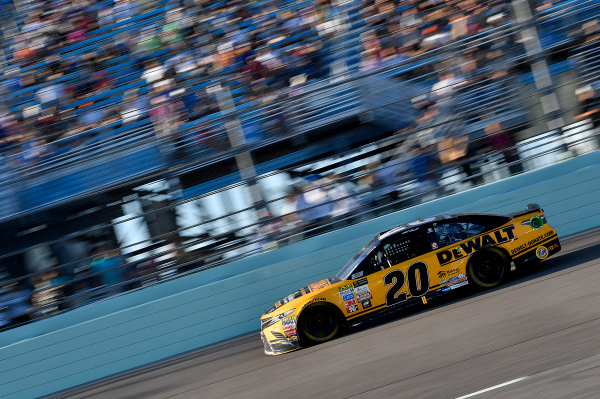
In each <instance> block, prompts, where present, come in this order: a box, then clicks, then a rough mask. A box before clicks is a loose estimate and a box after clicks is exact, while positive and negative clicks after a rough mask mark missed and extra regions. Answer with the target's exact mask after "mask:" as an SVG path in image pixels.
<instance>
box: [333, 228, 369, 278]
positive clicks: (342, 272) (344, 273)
mask: <svg viewBox="0 0 600 399" xmlns="http://www.w3.org/2000/svg"><path fill="white" fill-rule="evenodd" d="M377 244H379V239H378V238H377V237H375V238H374V239H373V240H371V242H370V243H368V244H367V245H365V246H364V248H363V249H361V250H360V251H358V253H357V254H356V255H354V258H352V259H351V260H350V262H348V264H347V265H346V266H344V268H343V269H342V270H340V272H339V273H338V274H337V277H338V278H339V279H340V280H345V279H346V278H347V277H348V276H349V275H350V273H352V270H354V268H355V267H356V266H357V265H358V264H359V263H360V262H362V261H363V259H365V258H366V257H367V255H369V253H370V252H371V251H372V250H373V248H375V247H376V246H377Z"/></svg>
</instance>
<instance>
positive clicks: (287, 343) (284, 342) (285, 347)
mask: <svg viewBox="0 0 600 399" xmlns="http://www.w3.org/2000/svg"><path fill="white" fill-rule="evenodd" d="M267 335H268V334H265V332H264V331H261V332H260V338H261V339H262V341H263V345H264V347H265V355H281V354H284V353H287V352H291V351H295V350H296V349H300V344H299V342H298V340H297V339H296V340H295V341H291V340H289V339H288V338H286V337H285V336H283V334H281V337H279V339H277V338H272V339H268V338H267Z"/></svg>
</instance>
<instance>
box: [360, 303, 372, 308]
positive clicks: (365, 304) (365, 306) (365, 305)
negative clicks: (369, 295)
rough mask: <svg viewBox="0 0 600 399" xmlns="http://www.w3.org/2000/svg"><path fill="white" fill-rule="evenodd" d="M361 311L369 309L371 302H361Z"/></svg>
mask: <svg viewBox="0 0 600 399" xmlns="http://www.w3.org/2000/svg"><path fill="white" fill-rule="evenodd" d="M361 304H362V307H363V309H369V308H370V307H371V301H364V302H361Z"/></svg>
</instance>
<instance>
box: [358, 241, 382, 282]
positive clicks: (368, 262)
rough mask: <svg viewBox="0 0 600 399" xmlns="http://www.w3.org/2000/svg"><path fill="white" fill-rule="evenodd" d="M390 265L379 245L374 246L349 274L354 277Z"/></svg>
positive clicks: (362, 275) (365, 274)
mask: <svg viewBox="0 0 600 399" xmlns="http://www.w3.org/2000/svg"><path fill="white" fill-rule="evenodd" d="M389 266H390V263H389V259H388V257H387V255H386V253H385V252H384V251H383V249H382V248H381V247H379V248H375V249H374V250H373V251H372V252H371V253H370V254H369V256H367V257H366V258H365V260H363V261H362V262H361V263H360V265H358V266H357V267H356V269H354V271H353V272H352V274H351V275H350V278H351V279H356V278H360V277H364V276H368V275H369V274H373V273H375V272H378V271H380V270H383V269H385V268H388V267H389Z"/></svg>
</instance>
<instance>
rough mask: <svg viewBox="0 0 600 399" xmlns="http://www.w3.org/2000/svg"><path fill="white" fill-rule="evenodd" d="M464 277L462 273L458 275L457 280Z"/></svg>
mask: <svg viewBox="0 0 600 399" xmlns="http://www.w3.org/2000/svg"><path fill="white" fill-rule="evenodd" d="M465 277H467V276H466V275H465V274H464V273H460V274H459V275H458V278H465Z"/></svg>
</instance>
